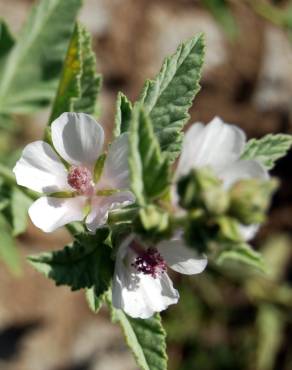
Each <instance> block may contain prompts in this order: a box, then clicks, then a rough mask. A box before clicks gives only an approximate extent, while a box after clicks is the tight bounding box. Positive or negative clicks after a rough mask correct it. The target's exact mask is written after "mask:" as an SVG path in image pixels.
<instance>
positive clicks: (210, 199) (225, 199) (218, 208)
mask: <svg viewBox="0 0 292 370" xmlns="http://www.w3.org/2000/svg"><path fill="white" fill-rule="evenodd" d="M177 189H178V194H179V196H180V200H179V204H180V206H181V207H182V208H185V209H188V210H191V209H195V208H203V209H205V210H206V211H208V212H209V213H211V214H222V213H224V212H225V211H226V210H227V209H228V207H229V196H228V193H227V192H226V191H225V190H224V189H223V187H222V182H221V180H220V179H219V178H218V177H217V176H216V175H215V174H214V172H213V171H212V170H211V169H210V168H208V167H206V168H202V169H197V170H192V171H191V172H190V173H189V174H188V175H186V176H183V177H182V178H181V179H180V180H179V182H178V185H177Z"/></svg>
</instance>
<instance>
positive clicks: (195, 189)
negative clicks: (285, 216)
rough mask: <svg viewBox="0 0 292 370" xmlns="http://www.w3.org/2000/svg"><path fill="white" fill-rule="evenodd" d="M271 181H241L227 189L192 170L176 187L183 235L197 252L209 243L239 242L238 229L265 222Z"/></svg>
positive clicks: (273, 186) (204, 172) (208, 174)
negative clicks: (184, 222)
mask: <svg viewBox="0 0 292 370" xmlns="http://www.w3.org/2000/svg"><path fill="white" fill-rule="evenodd" d="M276 188H277V181H276V180H275V179H270V180H262V179H254V178H253V179H243V180H239V181H238V182H236V183H234V184H233V185H232V186H231V187H230V188H229V189H225V188H224V187H223V183H222V182H221V181H220V179H219V178H218V177H217V176H216V175H215V174H214V173H213V172H212V171H211V169H209V168H202V169H197V170H192V171H191V172H190V173H189V174H188V175H186V176H183V177H182V178H181V179H180V180H179V182H178V184H177V192H178V196H179V205H180V207H181V208H183V209H184V210H185V211H186V213H187V216H186V219H187V222H186V226H185V229H184V235H185V239H186V242H187V243H188V245H192V246H193V247H195V248H196V249H197V250H198V251H199V252H202V251H206V249H207V247H208V245H209V244H210V242H221V243H222V242H235V243H236V242H238V243H239V242H241V241H242V235H241V233H240V225H245V226H249V225H254V224H259V223H262V222H264V221H265V219H266V212H267V210H268V208H269V205H270V201H271V197H272V195H273V193H274V191H275V190H276Z"/></svg>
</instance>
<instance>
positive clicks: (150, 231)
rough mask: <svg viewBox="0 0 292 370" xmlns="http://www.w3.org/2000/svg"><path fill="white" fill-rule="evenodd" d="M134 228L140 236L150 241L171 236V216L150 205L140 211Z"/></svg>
mask: <svg viewBox="0 0 292 370" xmlns="http://www.w3.org/2000/svg"><path fill="white" fill-rule="evenodd" d="M134 228H135V230H136V232H137V233H138V234H141V235H143V236H144V237H145V238H147V237H149V238H150V239H155V238H157V237H158V238H159V237H161V236H165V235H168V234H169V229H170V225H169V215H168V213H166V212H164V211H163V210H162V209H160V208H158V207H156V206H154V205H149V206H147V207H145V208H143V209H141V210H140V211H139V214H138V218H137V219H136V220H135V222H134Z"/></svg>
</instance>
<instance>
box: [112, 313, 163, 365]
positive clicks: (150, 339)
mask: <svg viewBox="0 0 292 370" xmlns="http://www.w3.org/2000/svg"><path fill="white" fill-rule="evenodd" d="M111 316H112V321H113V322H114V323H119V324H120V325H121V327H122V330H123V333H124V336H125V339H126V342H127V344H128V346H129V347H130V349H131V351H132V353H133V355H134V357H135V359H136V361H137V364H138V366H139V367H140V369H141V370H166V369H167V355H166V344H165V338H166V334H165V331H164V329H163V327H162V325H161V319H160V315H159V314H156V315H154V316H153V317H151V318H150V319H133V318H131V317H129V316H127V315H126V314H125V313H124V312H123V311H122V310H117V309H115V308H113V307H111Z"/></svg>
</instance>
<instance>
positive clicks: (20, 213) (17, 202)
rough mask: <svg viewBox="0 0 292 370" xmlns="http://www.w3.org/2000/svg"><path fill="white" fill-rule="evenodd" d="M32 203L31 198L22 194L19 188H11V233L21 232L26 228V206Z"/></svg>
mask: <svg viewBox="0 0 292 370" xmlns="http://www.w3.org/2000/svg"><path fill="white" fill-rule="evenodd" d="M31 203H32V200H31V198H29V197H28V196H27V195H26V194H24V193H23V192H22V191H21V190H20V189H19V188H17V187H13V188H12V190H11V216H12V227H13V235H14V236H17V235H19V234H21V233H23V232H24V231H25V230H26V228H27V219H28V213H27V212H28V208H29V207H30V205H31Z"/></svg>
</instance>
